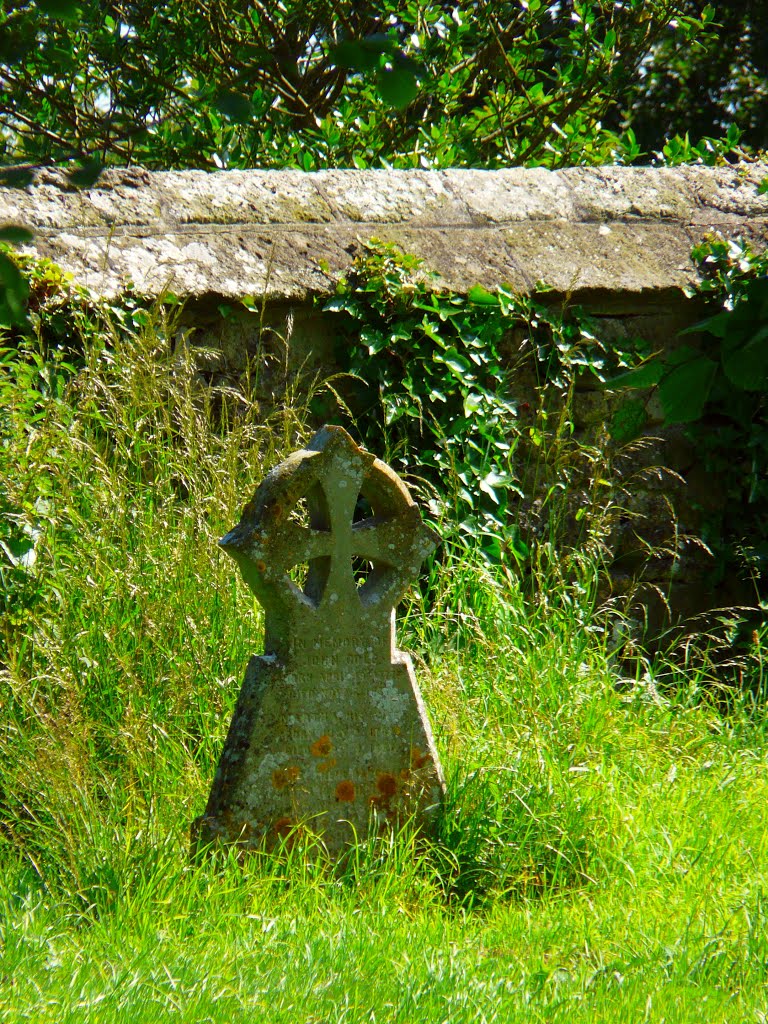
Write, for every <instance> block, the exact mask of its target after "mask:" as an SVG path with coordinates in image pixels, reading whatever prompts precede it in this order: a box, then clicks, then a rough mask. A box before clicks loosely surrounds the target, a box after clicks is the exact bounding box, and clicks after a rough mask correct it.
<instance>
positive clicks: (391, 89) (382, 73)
mask: <svg viewBox="0 0 768 1024" xmlns="http://www.w3.org/2000/svg"><path fill="white" fill-rule="evenodd" d="M376 85H377V87H378V90H379V94H380V95H381V98H382V99H383V100H384V102H385V103H388V104H389V105H390V106H391V107H395V108H397V109H398V110H401V109H402V108H403V107H407V106H408V104H409V103H410V102H411V101H412V100H413V99H415V97H416V94H417V93H418V91H419V83H418V81H417V80H416V75H414V73H413V72H412V71H410V70H409V69H408V68H405V67H398V66H397V65H395V66H394V67H391V68H380V69H379V71H378V73H377V75H376Z"/></svg>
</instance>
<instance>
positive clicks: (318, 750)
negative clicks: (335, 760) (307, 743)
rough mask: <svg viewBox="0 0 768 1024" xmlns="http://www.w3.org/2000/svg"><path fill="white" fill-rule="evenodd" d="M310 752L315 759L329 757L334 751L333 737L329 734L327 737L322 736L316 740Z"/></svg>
mask: <svg viewBox="0 0 768 1024" xmlns="http://www.w3.org/2000/svg"><path fill="white" fill-rule="evenodd" d="M309 750H310V753H311V754H312V756H313V757H328V755H329V754H330V752H331V751H332V750H333V744H332V743H331V737H330V736H328V735H327V734H326V735H325V736H321V737H320V739H319V740H315V742H314V743H313V744H312V746H311V747H310V748H309Z"/></svg>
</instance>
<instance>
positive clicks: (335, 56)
mask: <svg viewBox="0 0 768 1024" xmlns="http://www.w3.org/2000/svg"><path fill="white" fill-rule="evenodd" d="M396 45H397V44H396V43H395V41H394V40H393V39H390V37H389V36H388V35H385V34H384V33H382V32H377V33H375V34H374V35H370V36H367V37H366V38H365V39H345V40H344V41H343V42H341V43H339V44H338V46H335V47H334V48H333V49H332V50H331V60H332V61H333V63H334V64H336V65H338V67H342V68H347V69H348V70H349V71H372V70H373V69H374V68H377V67H378V66H379V63H380V59H381V55H382V54H383V53H392V51H393V50H394V49H395V48H396Z"/></svg>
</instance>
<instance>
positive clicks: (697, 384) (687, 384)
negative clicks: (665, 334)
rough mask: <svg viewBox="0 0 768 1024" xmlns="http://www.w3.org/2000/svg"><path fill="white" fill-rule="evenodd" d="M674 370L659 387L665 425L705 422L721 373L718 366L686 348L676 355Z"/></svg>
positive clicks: (672, 365)
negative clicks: (706, 412)
mask: <svg viewBox="0 0 768 1024" xmlns="http://www.w3.org/2000/svg"><path fill="white" fill-rule="evenodd" d="M668 364H671V368H670V369H669V370H668V371H667V373H666V374H665V375H664V377H663V378H662V380H661V382H660V383H659V399H660V400H661V407H662V409H663V410H664V422H665V424H671V423H692V422H693V421H694V420H698V419H700V418H701V414H702V412H703V411H704V405H705V404H706V401H707V398H708V397H709V392H710V390H711V389H712V384H713V382H714V379H715V374H716V373H717V363H716V362H715V361H714V360H713V359H708V358H707V357H706V356H703V355H701V354H699V353H697V352H695V351H693V350H692V349H690V348H688V347H687V346H685V347H684V348H682V349H678V350H677V351H676V352H673V353H672V354H671V356H670V357H669V360H668Z"/></svg>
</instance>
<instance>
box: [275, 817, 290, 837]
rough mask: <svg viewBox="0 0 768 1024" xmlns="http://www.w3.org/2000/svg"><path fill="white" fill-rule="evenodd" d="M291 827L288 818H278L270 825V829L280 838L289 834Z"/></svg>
mask: <svg viewBox="0 0 768 1024" xmlns="http://www.w3.org/2000/svg"><path fill="white" fill-rule="evenodd" d="M292 828H293V822H292V821H291V819H290V818H278V819H277V821H276V822H275V823H274V824H273V825H272V828H271V831H272V832H273V833H274V835H276V836H280V838H281V839H285V837H286V836H287V835H289V834H290V831H291V829H292Z"/></svg>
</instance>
